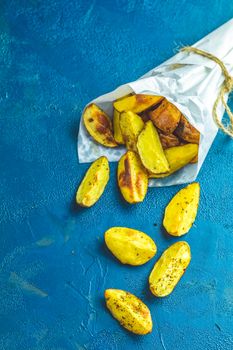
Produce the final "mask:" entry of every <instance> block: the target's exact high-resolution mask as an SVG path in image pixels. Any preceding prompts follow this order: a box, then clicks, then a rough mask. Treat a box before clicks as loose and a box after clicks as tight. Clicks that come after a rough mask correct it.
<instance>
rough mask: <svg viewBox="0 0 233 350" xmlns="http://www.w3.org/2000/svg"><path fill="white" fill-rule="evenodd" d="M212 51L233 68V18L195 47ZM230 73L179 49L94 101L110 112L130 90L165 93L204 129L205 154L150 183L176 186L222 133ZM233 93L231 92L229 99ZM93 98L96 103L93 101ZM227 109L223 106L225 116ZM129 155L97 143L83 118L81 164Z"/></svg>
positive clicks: (193, 175)
mask: <svg viewBox="0 0 233 350" xmlns="http://www.w3.org/2000/svg"><path fill="white" fill-rule="evenodd" d="M192 46H194V47H197V48H199V49H201V50H204V51H207V52H210V53H212V54H213V55H215V56H217V57H218V58H220V59H221V60H222V61H223V62H224V63H225V65H226V68H227V69H228V71H229V73H230V74H232V72H233V19H231V20H230V21H228V22H227V23H225V24H224V25H223V26H221V27H219V28H218V29H216V30H215V31H213V32H212V33H211V34H209V35H207V36H206V37H204V38H203V39H201V40H200V41H198V42H197V43H196V44H194V45H192ZM223 80H224V77H223V75H222V71H221V68H220V67H219V66H218V65H217V64H216V63H215V62H213V61H211V60H209V59H208V58H205V57H202V56H199V55H196V54H194V53H185V52H179V53H178V54H176V55H175V56H173V57H172V58H170V59H169V60H168V61H166V62H164V63H162V64H161V65H159V66H158V67H156V68H154V69H152V70H151V71H149V72H148V73H146V74H145V75H143V76H142V77H141V78H139V79H138V80H136V81H134V82H131V83H128V84H125V85H122V86H120V87H119V88H117V89H116V90H114V91H113V92H110V93H108V94H106V95H102V96H100V97H98V98H96V99H95V100H93V101H91V102H94V103H96V104H97V105H98V106H99V107H100V108H101V109H103V110H104V111H105V112H106V113H107V114H108V115H109V116H112V115H113V107H112V102H113V101H114V100H115V99H117V98H119V97H121V96H124V95H126V94H128V93H130V92H134V93H136V94H148V95H162V96H164V97H166V98H167V99H168V100H169V101H170V102H172V103H173V104H174V105H176V106H177V107H178V108H179V109H180V111H181V112H182V113H183V114H184V116H185V117H186V118H187V119H188V120H189V121H190V123H191V124H192V125H193V126H195V128H196V129H198V130H199V131H200V134H201V137H200V145H199V158H198V162H197V163H196V164H189V165H187V166H185V167H184V168H183V169H181V170H179V171H177V172H176V173H174V174H173V175H171V176H169V177H167V178H164V179H151V180H150V186H170V185H176V184H184V183H187V182H192V181H194V180H195V179H196V177H197V174H198V172H199V170H200V168H201V166H202V164H203V162H204V159H205V157H206V155H207V153H208V151H209V149H210V147H211V144H212V142H213V140H214V138H215V136H216V134H217V132H218V128H217V126H216V124H215V122H214V120H213V116H212V110H213V105H214V102H215V100H216V98H217V95H218V92H219V89H220V86H221V84H222V83H223ZM227 97H228V96H226V98H227ZM91 102H90V103H91ZM223 113H224V108H223V107H222V106H220V107H219V110H218V115H219V117H221V118H222V116H223ZM123 153H125V148H124V147H117V148H106V147H103V146H101V145H100V144H97V143H96V142H95V141H94V140H93V139H92V138H91V137H90V136H89V135H88V133H87V131H86V129H85V126H84V124H83V120H82V118H81V122H80V129H79V135H78V156H79V162H80V163H86V162H92V161H94V160H95V159H97V158H98V157H100V156H103V155H105V156H106V157H107V158H108V159H109V161H112V162H114V161H118V160H119V158H120V157H121V155H122V154H123Z"/></svg>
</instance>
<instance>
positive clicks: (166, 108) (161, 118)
mask: <svg viewBox="0 0 233 350" xmlns="http://www.w3.org/2000/svg"><path fill="white" fill-rule="evenodd" d="M148 114H149V117H150V119H151V120H152V122H153V124H154V125H155V126H156V127H157V128H158V129H160V130H162V131H163V132H164V133H165V134H172V133H173V131H174V130H175V129H176V127H177V125H178V123H179V121H180V116H181V112H180V111H179V109H178V108H177V107H176V106H175V105H173V104H172V103H171V102H169V101H168V100H167V99H166V98H164V99H163V101H162V102H161V103H160V105H159V106H158V107H157V108H156V109H154V110H152V111H149V112H148Z"/></svg>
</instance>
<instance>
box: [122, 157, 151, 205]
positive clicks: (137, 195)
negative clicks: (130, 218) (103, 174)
mask: <svg viewBox="0 0 233 350" xmlns="http://www.w3.org/2000/svg"><path fill="white" fill-rule="evenodd" d="M117 178H118V185H119V188H120V191H121V193H122V195H123V197H124V199H125V200H126V201H127V202H129V203H131V204H133V203H138V202H142V201H143V199H144V198H145V195H146V193H147V188H148V175H147V173H146V170H145V169H144V167H143V166H142V163H141V161H140V158H139V156H138V154H137V153H135V152H133V151H128V152H126V153H125V154H124V155H123V156H122V157H121V159H120V160H119V162H118V170H117Z"/></svg>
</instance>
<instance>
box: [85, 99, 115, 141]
mask: <svg viewBox="0 0 233 350" xmlns="http://www.w3.org/2000/svg"><path fill="white" fill-rule="evenodd" d="M83 121H84V125H85V127H86V129H87V131H88V132H89V134H90V135H91V136H92V137H93V139H94V140H95V141H97V142H99V143H100V144H101V145H103V146H106V147H116V146H117V143H116V141H115V139H114V136H113V129H112V122H111V119H110V118H109V116H108V115H107V114H106V113H105V112H104V111H102V109H100V108H99V107H98V106H97V105H95V104H94V103H91V104H90V105H89V106H87V108H86V109H85V111H84V114H83Z"/></svg>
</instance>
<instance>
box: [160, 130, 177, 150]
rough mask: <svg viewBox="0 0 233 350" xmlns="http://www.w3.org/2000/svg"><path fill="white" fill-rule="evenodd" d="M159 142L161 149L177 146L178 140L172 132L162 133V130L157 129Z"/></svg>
mask: <svg viewBox="0 0 233 350" xmlns="http://www.w3.org/2000/svg"><path fill="white" fill-rule="evenodd" d="M158 134H159V138H160V142H161V144H162V147H163V149H167V148H171V147H175V146H179V144H180V140H179V139H178V137H177V136H175V135H173V134H164V133H163V132H161V131H159V130H158Z"/></svg>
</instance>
